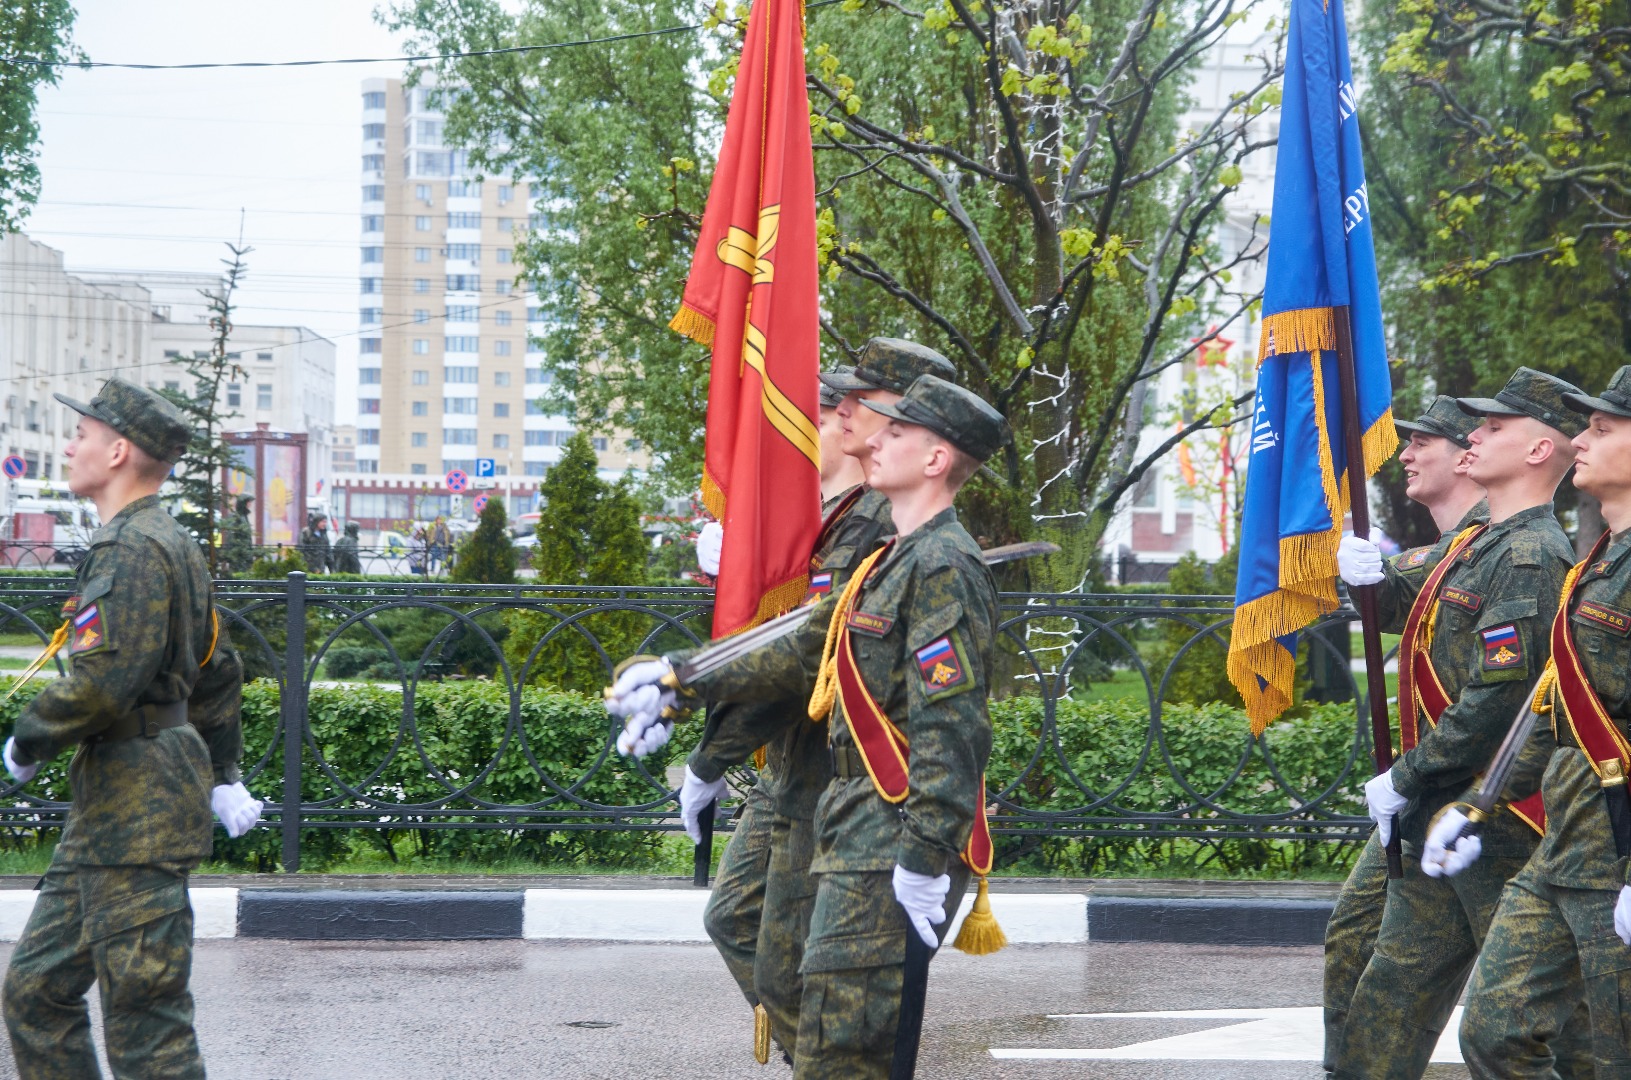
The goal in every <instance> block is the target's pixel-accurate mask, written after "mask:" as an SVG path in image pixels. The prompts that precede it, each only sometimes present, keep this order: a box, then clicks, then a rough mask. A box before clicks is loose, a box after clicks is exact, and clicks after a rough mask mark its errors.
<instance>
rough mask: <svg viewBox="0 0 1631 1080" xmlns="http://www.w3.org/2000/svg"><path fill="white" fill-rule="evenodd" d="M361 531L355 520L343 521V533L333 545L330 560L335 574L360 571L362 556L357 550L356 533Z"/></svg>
mask: <svg viewBox="0 0 1631 1080" xmlns="http://www.w3.org/2000/svg"><path fill="white" fill-rule="evenodd" d="M361 531H362V527H361V526H360V525H358V524H357V523H356V522H355V521H348V522H346V523H345V535H344V536H342V537H341V538H340V541H339V543H337V544H335V545H334V551H333V557H332V559H331V560H330V561H331V563H332V564H333V566H334V572H335V573H336V574H360V573H362V558H361V556H359V554H358V552H357V534H358V533H359V532H361Z"/></svg>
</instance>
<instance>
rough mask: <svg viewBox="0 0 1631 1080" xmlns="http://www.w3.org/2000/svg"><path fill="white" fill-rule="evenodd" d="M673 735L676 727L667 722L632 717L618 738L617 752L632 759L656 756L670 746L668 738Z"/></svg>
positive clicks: (646, 717) (643, 717) (644, 717)
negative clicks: (649, 755) (648, 755)
mask: <svg viewBox="0 0 1631 1080" xmlns="http://www.w3.org/2000/svg"><path fill="white" fill-rule="evenodd" d="M642 725H643V726H642ZM673 733H674V725H673V724H670V723H668V722H667V721H664V720H652V719H651V718H650V717H648V716H644V715H642V716H631V717H629V719H628V722H627V723H626V724H625V725H624V726H623V730H622V732H620V733H619V734H618V736H617V752H618V753H620V754H622V755H623V756H624V757H632V758H643V757H645V756H646V755H647V754H655V753H656V752H657V751H659V750H661V749H662V748H663V747H664V746H666V745H667V744H668V737H669V736H670V735H672V734H673Z"/></svg>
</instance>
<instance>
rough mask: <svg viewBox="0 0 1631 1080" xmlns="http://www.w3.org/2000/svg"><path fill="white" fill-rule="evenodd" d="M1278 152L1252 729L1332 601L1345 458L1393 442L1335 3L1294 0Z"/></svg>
mask: <svg viewBox="0 0 1631 1080" xmlns="http://www.w3.org/2000/svg"><path fill="white" fill-rule="evenodd" d="M1290 20H1291V22H1290V33H1289V37H1288V40H1287V45H1286V71H1285V93H1284V96H1283V98H1282V103H1281V109H1280V149H1279V162H1278V165H1277V167H1276V170H1275V174H1274V215H1273V218H1272V219H1271V220H1272V224H1271V227H1270V232H1269V264H1268V275H1267V281H1266V283H1265V285H1264V292H1263V326H1262V337H1261V341H1260V343H1259V346H1258V370H1257V402H1256V408H1255V414H1254V416H1253V417H1252V428H1251V456H1250V461H1249V463H1248V465H1247V474H1246V500H1245V505H1244V507H1243V511H1242V517H1241V524H1240V571H1239V576H1238V578H1237V579H1236V585H1235V623H1234V633H1233V637H1232V639H1231V641H1230V644H1229V678H1230V679H1231V681H1233V683H1234V684H1235V687H1236V688H1237V689H1239V691H1240V693H1241V696H1242V697H1244V698H1245V700H1246V713H1247V716H1248V717H1249V718H1250V719H1251V724H1252V730H1253V732H1254V733H1255V732H1260V731H1262V730H1263V728H1264V727H1266V726H1267V725H1268V724H1269V722H1270V721H1272V720H1273V719H1274V718H1275V717H1276V716H1278V715H1280V713H1281V712H1282V711H1284V709H1285V708H1286V706H1287V705H1289V704H1291V696H1292V684H1293V682H1294V680H1295V678H1296V667H1297V664H1296V656H1297V631H1298V630H1300V629H1301V628H1302V627H1304V626H1306V625H1307V624H1308V623H1310V622H1312V621H1313V620H1314V619H1315V618H1317V617H1318V616H1320V615H1321V614H1323V613H1325V612H1327V611H1331V610H1332V609H1334V608H1335V607H1336V605H1337V595H1336V581H1335V575H1336V572H1337V564H1336V549H1337V543H1338V541H1339V540H1340V539H1341V537H1342V522H1343V518H1344V517H1345V516H1346V515H1347V512H1348V495H1349V493H1348V487H1347V478H1346V476H1345V475H1344V470H1346V468H1347V465H1348V455H1349V453H1350V452H1353V451H1354V450H1356V449H1357V450H1358V452H1359V453H1360V454H1361V455H1362V457H1363V463H1364V474H1365V476H1367V477H1369V476H1370V475H1371V474H1372V473H1374V472H1375V471H1376V470H1377V469H1379V468H1380V467H1381V466H1382V463H1383V462H1385V461H1386V460H1387V459H1388V458H1389V457H1390V456H1392V454H1393V451H1394V449H1395V448H1396V447H1397V446H1398V434H1397V433H1396V432H1395V430H1394V427H1393V410H1392V402H1393V387H1392V384H1391V382H1390V380H1389V378H1388V368H1387V350H1386V348H1385V343H1384V341H1383V337H1382V307H1381V297H1380V295H1379V292H1378V287H1377V278H1376V252H1375V249H1374V246H1373V243H1372V239H1371V221H1370V200H1369V196H1368V195H1367V194H1366V190H1365V168H1364V163H1363V161H1362V159H1361V156H1360V146H1359V119H1358V117H1357V115H1356V114H1355V110H1356V108H1357V104H1358V102H1357V97H1356V95H1355V93H1354V87H1353V74H1352V69H1351V67H1350V65H1349V63H1348V38H1347V31H1346V29H1345V27H1344V25H1343V17H1342V2H1341V0H1291V12H1290ZM1342 307H1346V308H1347V309H1348V314H1349V319H1350V322H1351V324H1352V327H1353V347H1354V368H1355V375H1356V378H1355V383H1356V386H1355V387H1354V390H1355V392H1356V393H1357V395H1358V401H1359V424H1360V429H1361V430H1362V431H1363V432H1364V437H1363V439H1362V442H1363V446H1362V447H1358V448H1353V447H1349V446H1346V445H1344V443H1343V435H1342V400H1341V389H1340V386H1339V383H1338V379H1337V363H1336V354H1335V349H1336V344H1337V321H1336V313H1337V309H1338V308H1342Z"/></svg>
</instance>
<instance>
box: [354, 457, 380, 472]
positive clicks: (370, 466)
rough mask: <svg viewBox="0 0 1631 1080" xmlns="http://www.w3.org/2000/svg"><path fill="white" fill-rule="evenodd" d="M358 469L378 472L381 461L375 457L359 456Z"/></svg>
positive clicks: (359, 470)
mask: <svg viewBox="0 0 1631 1080" xmlns="http://www.w3.org/2000/svg"><path fill="white" fill-rule="evenodd" d="M357 471H358V472H360V473H377V472H379V462H377V461H375V460H374V459H373V458H358V459H357Z"/></svg>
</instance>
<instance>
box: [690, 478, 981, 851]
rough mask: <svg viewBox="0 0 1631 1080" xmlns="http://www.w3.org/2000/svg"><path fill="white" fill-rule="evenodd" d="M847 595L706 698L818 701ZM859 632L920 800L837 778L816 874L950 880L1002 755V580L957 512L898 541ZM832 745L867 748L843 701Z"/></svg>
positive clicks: (819, 834) (825, 809)
mask: <svg viewBox="0 0 1631 1080" xmlns="http://www.w3.org/2000/svg"><path fill="white" fill-rule="evenodd" d="M837 597H838V594H837V593H836V592H835V593H833V594H831V595H829V596H828V597H827V598H826V599H825V600H823V601H822V602H821V603H820V604H819V605H818V606H817V607H816V610H815V613H814V614H813V615H812V617H811V619H810V621H809V622H808V623H806V624H805V625H804V626H803V627H802V628H801V629H800V630H799V631H798V632H797V633H794V634H790V635H788V636H787V637H784V638H781V639H779V640H777V641H774V642H772V643H771V644H769V645H767V646H765V647H764V648H762V649H759V650H757V651H755V652H753V653H750V654H748V655H747V656H744V657H742V658H740V659H739V660H737V661H736V662H734V663H732V664H727V665H726V666H725V667H723V668H720V669H718V670H716V671H713V672H711V673H709V675H708V676H706V677H705V678H703V679H701V680H699V685H698V686H697V687H696V688H695V689H696V690H697V691H698V692H701V693H703V694H705V695H707V696H708V697H710V698H712V699H716V700H725V701H755V700H769V699H773V698H780V697H789V696H792V697H808V696H809V694H810V692H811V691H812V689H813V688H814V683H815V677H816V669H817V667H818V666H819V665H820V662H821V654H822V647H823V645H824V643H825V641H826V636H827V627H828V626H829V624H830V623H831V621H832V615H833V611H834V610H835V608H836V606H837ZM850 626H851V627H852V630H851V641H852V643H853V646H854V650H855V656H856V662H857V664H858V665H859V668H860V673H861V677H862V679H863V680H864V681H865V682H866V685H867V687H868V689H869V690H870V691H871V693H872V696H873V697H874V698H875V699H876V700H877V702H878V704H879V705H880V706H881V707H882V709H883V711H884V712H885V713H886V714H887V715H888V717H889V719H890V721H891V722H892V723H894V724H895V725H896V726H897V727H898V728H900V730H901V731H902V732H903V733H904V734H905V736H906V739H907V741H908V743H909V745H910V747H911V766H910V778H911V779H910V784H911V791H910V794H908V795H907V797H906V800H905V802H903V803H901V804H899V805H898V806H895V805H891V804H889V803H887V802H885V801H884V800H883V798H882V797H881V796H880V795H879V794H878V792H877V790H876V789H875V788H874V787H873V785H872V780H871V779H870V778H868V777H866V776H850V777H843V778H834V779H833V781H832V782H831V784H830V785H829V786H828V788H827V790H826V793H825V794H823V795H822V797H821V801H820V804H819V805H818V806H817V808H816V819H815V826H816V855H815V859H814V861H813V862H812V863H811V869H812V870H813V871H815V872H817V873H826V872H832V871H856V870H888V869H891V868H892V867H893V866H894V865H895V864H896V863H899V864H900V865H901V866H903V867H905V868H906V869H908V870H912V871H916V872H917V873H921V874H940V873H944V872H945V871H946V869H947V867H948V866H949V865H951V863H952V861H953V860H955V859H956V858H957V856H958V853H959V852H960V851H961V850H962V848H963V845H964V844H966V843H967V842H968V836H969V832H970V830H971V828H972V827H973V821H974V811H975V807H976V800H977V799H978V798H979V793H980V778H981V776H982V775H983V773H984V771H985V766H986V762H987V759H989V757H990V756H991V717H990V715H989V713H988V712H987V710H986V697H987V694H988V692H989V689H990V676H991V656H992V649H993V645H994V642H995V639H996V627H997V589H996V585H995V583H994V582H993V581H992V579H991V572H990V570H989V569H987V567H986V565H985V562H984V560H983V559H982V557H981V555H980V549H979V547H978V545H976V544H975V543H974V539H973V538H972V537H970V536H969V535H968V533H967V532H966V531H965V530H964V529H963V527H962V526H961V525H960V524H958V521H957V514H956V511H954V510H949V509H948V510H945V511H942V512H941V513H939V514H937V515H935V516H934V517H933V518H931V519H930V520H929V521H927V522H925V523H924V524H923V525H921V526H920V527H918V528H917V529H915V530H913V531H912V532H911V533H910V534H908V535H907V536H905V537H902V538H901V539H900V540H899V541H897V542H896V544H895V545H894V547H893V548H891V549H890V551H889V554H888V555H887V556H885V558H884V559H883V560H882V561H881V562H880V563H879V564H878V565H877V567H876V568H875V569H874V570H873V572H872V575H871V576H870V578H869V579H868V581H867V583H866V585H865V587H864V588H863V589H862V591H861V592H860V594H859V597H858V598H857V601H856V605H855V613H854V614H853V615H852V616H851V620H850ZM931 651H932V655H934V656H936V658H937V660H938V662H939V663H938V665H937V667H936V668H935V669H933V670H931V669H930V668H929V666H928V665H927V664H926V663H922V664H920V662H919V659H918V657H919V655H929V654H931ZM942 667H943V668H947V669H949V670H950V672H951V674H950V675H949V677H948V676H947V675H945V674H944V673H942V672H941V671H940V670H939V668H942ZM831 741H832V745H833V746H834V748H835V749H838V750H840V751H842V752H846V753H854V742H855V740H854V737H853V736H852V735H851V734H850V730H849V725H848V723H847V721H846V719H845V717H844V709H843V704H842V701H841V700H840V702H839V703H838V704H837V705H835V706H834V710H833V719H832V723H831Z"/></svg>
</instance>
